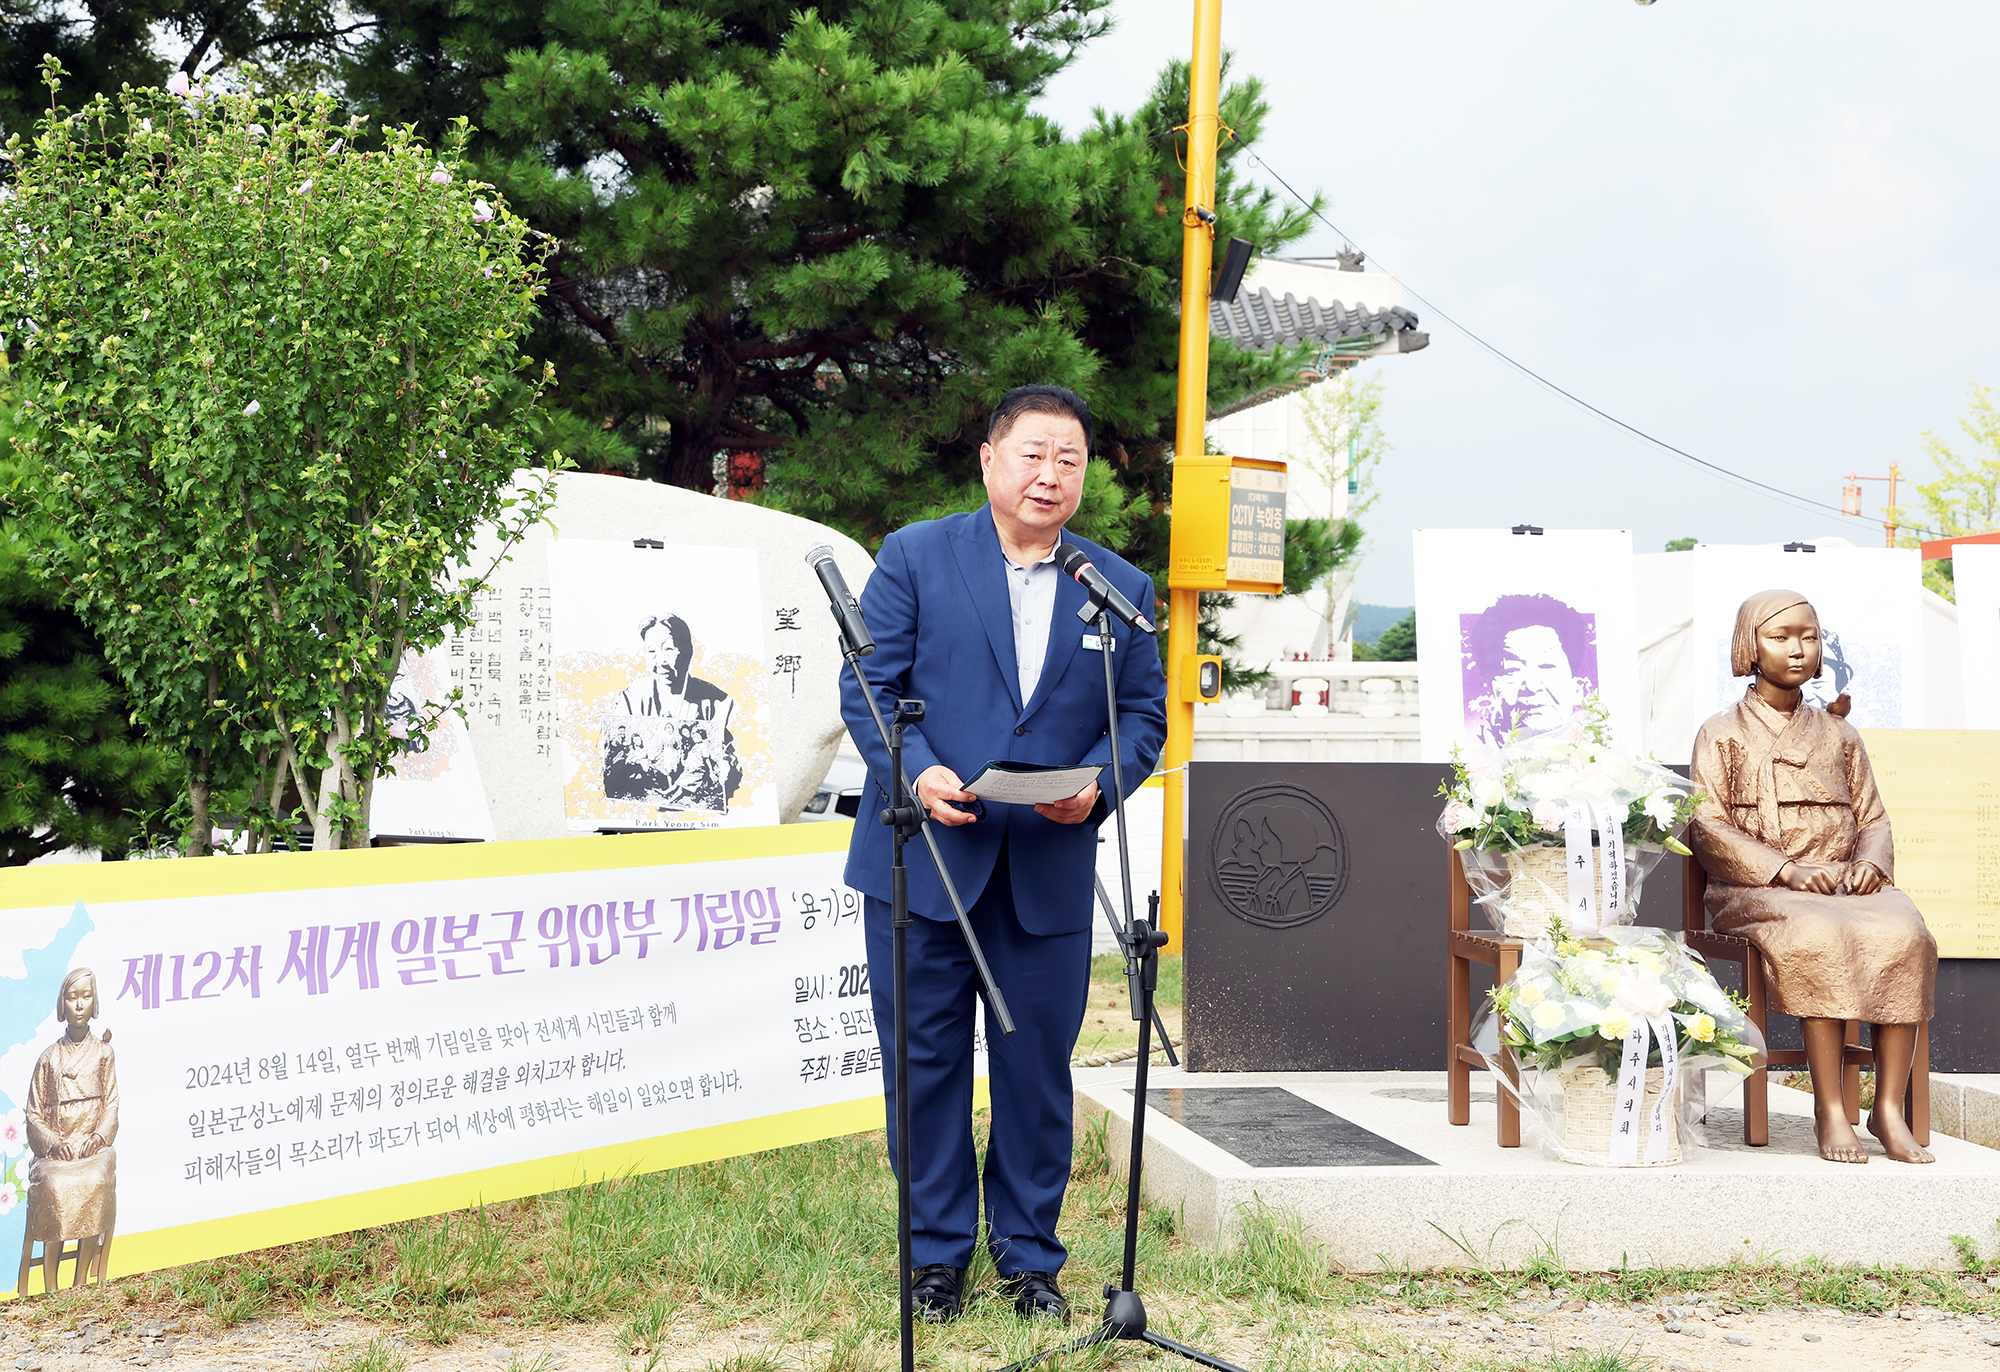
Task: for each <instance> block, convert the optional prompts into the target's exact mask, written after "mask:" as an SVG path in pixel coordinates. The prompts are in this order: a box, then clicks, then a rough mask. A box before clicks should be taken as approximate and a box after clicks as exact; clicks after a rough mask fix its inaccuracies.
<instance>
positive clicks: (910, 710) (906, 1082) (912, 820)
mask: <svg viewBox="0 0 2000 1372" xmlns="http://www.w3.org/2000/svg"><path fill="white" fill-rule="evenodd" d="M833 618H834V622H835V623H837V624H840V625H841V629H840V652H841V656H842V657H844V658H846V659H847V665H848V667H849V668H850V669H851V670H852V671H853V673H854V682H855V684H856V685H857V686H859V687H860V688H861V698H862V699H863V700H865V701H867V702H868V713H869V714H870V715H871V716H873V717H874V720H875V730H876V732H877V733H879V734H881V736H882V746H883V747H885V748H887V749H888V750H889V789H890V797H889V808H888V809H886V810H884V811H882V815H881V818H882V823H884V824H886V825H888V826H889V828H890V830H891V831H892V833H893V835H894V837H893V839H892V844H893V849H892V851H893V853H894V857H893V858H892V859H891V861H890V865H889V930H890V954H889V965H890V968H891V972H890V994H891V997H892V999H893V1000H894V1002H895V1006H896V1019H895V1035H896V1054H895V1065H894V1067H893V1069H892V1070H893V1071H894V1072H895V1082H896V1119H895V1122H894V1128H895V1130H896V1164H897V1166H896V1266H897V1268H898V1272H899V1276H898V1282H897V1287H898V1291H899V1298H900V1299H901V1301H902V1351H903V1367H902V1372H915V1368H916V1361H917V1330H916V1314H915V1312H914V1311H913V1310H912V1309H911V1305H910V1277H911V1263H910V1258H911V1253H910V1247H911V1245H910V1034H909V1029H910V1009H909V994H908V993H909V989H910V987H909V983H910V965H909V956H910V954H909V934H910V874H909V869H908V868H907V867H905V866H904V864H903V845H904V844H905V843H907V842H909V839H910V835H912V834H917V833H921V834H922V835H923V836H924V842H925V843H926V844H927V845H929V847H930V850H931V861H932V862H933V863H935V864H936V865H937V874H938V879H939V880H940V881H942V882H943V883H944V893H945V896H946V897H947V898H948V899H949V900H950V901H951V908H952V913H954V914H955V915H957V916H958V927H959V931H960V932H961V933H963V934H964V935H965V946H966V948H967V949H969V950H970V951H971V953H972V965H973V966H974V967H975V968H977V969H978V972H979V984H980V988H981V989H982V990H983V991H984V992H985V993H986V1007H987V1009H988V1010H989V1011H991V1012H992V1017H993V1021H994V1023H995V1024H996V1025H997V1026H998V1027H999V1030H1000V1032H1001V1033H1002V1034H1003V1035H1006V1034H1012V1033H1013V1032H1014V1017H1013V1016H1012V1015H1011V1014H1009V1013H1008V1011H1007V999H1006V997H1005V996H1002V995H1001V994H1000V988H999V987H998V986H997V985H995V984H994V981H993V973H992V971H991V970H990V969H989V968H988V967H987V965H986V952H985V950H984V949H982V948H981V947H980V946H979V936H978V935H977V934H975V933H973V932H972V921H971V920H969V919H967V918H966V916H965V903H964V902H963V901H961V900H960V899H959V898H958V887H957V886H955V885H953V884H952V880H951V872H950V870H949V869H948V868H946V866H945V862H944V854H943V853H942V852H941V851H939V849H938V844H937V839H936V837H935V836H934V835H933V834H932V833H931V826H930V819H929V816H927V815H926V814H925V812H924V807H923V802H922V800H921V799H920V798H919V797H918V796H917V794H916V787H914V786H912V785H911V784H910V779H909V778H908V777H907V776H905V775H903V730H904V729H905V728H906V727H907V726H909V725H911V724H915V723H917V722H918V721H919V720H921V719H922V718H923V717H924V703H923V702H922V701H921V700H898V701H897V702H896V711H895V721H894V723H889V722H887V721H884V720H883V718H882V708H881V706H879V705H877V704H876V703H875V689H874V687H872V686H871V685H869V682H868V674H867V673H866V672H864V671H862V670H861V658H862V649H861V648H859V647H857V646H856V645H855V644H854V643H853V642H852V640H850V639H849V638H848V636H847V627H846V625H845V624H844V623H842V622H841V616H840V607H839V606H838V605H836V606H834V610H833ZM860 822H861V818H860V816H859V815H857V816H856V817H855V823H857V824H858V823H860ZM878 1032H879V1031H878Z"/></svg>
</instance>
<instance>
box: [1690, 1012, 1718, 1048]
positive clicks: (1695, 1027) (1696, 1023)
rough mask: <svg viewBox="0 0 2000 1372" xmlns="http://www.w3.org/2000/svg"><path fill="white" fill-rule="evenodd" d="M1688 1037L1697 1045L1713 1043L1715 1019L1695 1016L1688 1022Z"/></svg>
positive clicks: (1707, 1016) (1709, 1016)
mask: <svg viewBox="0 0 2000 1372" xmlns="http://www.w3.org/2000/svg"><path fill="white" fill-rule="evenodd" d="M1687 1031H1688V1037H1689V1038H1691V1039H1693V1040H1695V1041H1696V1042H1697V1043H1714V1042H1715V1019H1714V1017H1713V1016H1711V1015H1696V1016H1695V1017H1694V1018H1693V1019H1691V1020H1689V1021H1688V1026H1687Z"/></svg>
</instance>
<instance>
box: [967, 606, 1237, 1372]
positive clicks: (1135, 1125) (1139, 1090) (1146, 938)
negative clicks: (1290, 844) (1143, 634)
mask: <svg viewBox="0 0 2000 1372" xmlns="http://www.w3.org/2000/svg"><path fill="white" fill-rule="evenodd" d="M1076 617H1077V618H1078V619H1081V620H1083V621H1084V622H1085V623H1089V622H1090V621H1091V620H1093V619H1095V620H1096V622H1097V642H1098V649H1099V652H1100V654H1101V656H1102V657H1103V659H1104V707H1105V710H1106V712H1107V715H1108V718H1109V726H1108V727H1109V729H1110V736H1111V786H1112V793H1113V797H1114V799H1113V803H1112V808H1113V810H1115V811H1116V813H1117V817H1118V875H1119V878H1120V880H1121V881H1122V883H1123V885H1124V888H1125V927H1124V928H1123V929H1122V930H1120V931H1119V942H1120V943H1122V944H1123V945H1124V948H1125V980H1126V983H1127V985H1129V986H1130V988H1131V991H1132V1018H1133V1019H1135V1020H1137V1021H1138V1022H1139V1067H1138V1073H1137V1076H1136V1079H1135V1080H1134V1082H1133V1086H1132V1155H1131V1157H1130V1159H1129V1160H1128V1162H1127V1165H1126V1170H1125V1270H1124V1272H1123V1274H1122V1277H1123V1279H1122V1280H1121V1281H1120V1282H1119V1283H1118V1285H1116V1286H1112V1285H1110V1284H1109V1283H1107V1284H1106V1285H1105V1287H1104V1322H1103V1323H1102V1324H1100V1325H1099V1326H1098V1327H1097V1328H1095V1329H1093V1330H1091V1331H1090V1332H1089V1333H1088V1334H1085V1335H1084V1336H1083V1337H1082V1338H1080V1339H1073V1340H1071V1341H1070V1342H1068V1343H1065V1344H1058V1345H1057V1346H1056V1347H1054V1348H1046V1349H1043V1350H1042V1351H1041V1352H1039V1353H1037V1354H1035V1355H1034V1356H1033V1357H1031V1358H1023V1359H1021V1361H1019V1362H1014V1363H1009V1364H1007V1366H1005V1367H1003V1368H1001V1369H1000V1372H1021V1370H1022V1369H1023V1368H1028V1367H1032V1366H1034V1365H1035V1364H1036V1363H1038V1362H1040V1361H1041V1360H1042V1359H1044V1358H1052V1357H1055V1356H1057V1355H1058V1354H1062V1353H1074V1352H1076V1351H1077V1350H1078V1349H1082V1348H1091V1347H1094V1346H1096V1345H1097V1344H1100V1343H1110V1342H1111V1341H1112V1340H1113V1339H1132V1340H1135V1341H1137V1342H1140V1343H1149V1344H1151V1345H1152V1346H1153V1347H1155V1348H1164V1349H1166V1350H1167V1352H1169V1353H1176V1354H1179V1355H1180V1356H1181V1357H1183V1358H1186V1359H1188V1360H1189V1361H1190V1362H1196V1363H1200V1364H1201V1365H1202V1366H1203V1367H1211V1368H1214V1369H1215V1372H1247V1369H1245V1368H1241V1367H1238V1366H1237V1365H1236V1364H1235V1363H1233V1362H1225V1361H1224V1360H1223V1359H1221V1358H1218V1357H1214V1356H1212V1355H1211V1354H1208V1353H1204V1352H1202V1351H1201V1350H1200V1349H1198V1348H1190V1347H1189V1346H1188V1345H1187V1344H1184V1343H1179V1342H1177V1341H1175V1340H1173V1339H1170V1338H1167V1337H1166V1336H1165V1335H1164V1334H1155V1333H1153V1332H1152V1331H1151V1330H1149V1329H1147V1328H1146V1303H1145V1302H1144V1301H1142V1300H1141V1299H1139V1293H1138V1291H1137V1290H1136V1289H1134V1286H1133V1282H1134V1279H1135V1276H1136V1269H1137V1267H1138V1264H1139V1182H1140V1175H1141V1171H1142V1169H1143V1167H1144V1162H1145V1155H1146V1069H1147V1065H1148V1062H1147V1060H1148V1059H1149V1058H1151V1057H1152V1055H1153V1019H1154V1015H1155V1010H1154V1007H1153V991H1154V989H1155V987H1156V986H1157V984H1158V982H1159V972H1160V948H1161V946H1162V945H1164V944H1165V943H1166V941H1167V936H1166V935H1165V934H1163V933H1161V932H1160V931H1159V930H1158V929H1157V928H1155V927H1154V926H1155V924H1156V923H1157V922H1158V920H1159V917H1160V893H1159V892H1158V891H1155V892H1153V894H1152V899H1151V900H1150V901H1148V903H1147V909H1146V913H1147V915H1148V918H1146V919H1139V918H1138V917H1137V916H1136V915H1135V914H1134V913H1133V910H1132V850H1131V846H1130V843H1129V841H1128V840H1127V838H1126V836H1125V767H1124V764H1123V762H1122V761H1121V759H1120V755H1119V742H1120V740H1119V738H1118V680H1117V677H1116V675H1115V674H1114V673H1113V671H1112V666H1111V643H1112V638H1111V627H1112V620H1111V612H1110V611H1109V610H1107V609H1106V608H1105V607H1104V598H1103V597H1102V596H1098V595H1092V596H1091V598H1090V601H1089V603H1087V604H1086V605H1085V606H1084V607H1083V608H1082V609H1081V610H1078V611H1077V615H1076ZM1135 632H1136V631H1135ZM1165 1036H1166V1035H1165V1033H1164V1031H1162V1034H1161V1037H1162V1038H1164V1037H1165Z"/></svg>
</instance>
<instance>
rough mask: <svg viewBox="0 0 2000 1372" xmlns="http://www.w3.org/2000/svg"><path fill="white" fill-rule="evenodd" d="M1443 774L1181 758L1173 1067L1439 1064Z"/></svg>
mask: <svg viewBox="0 0 2000 1372" xmlns="http://www.w3.org/2000/svg"><path fill="white" fill-rule="evenodd" d="M1448 770H1449V769H1448V768H1447V767H1445V766H1443V765H1441V764H1440V765H1431V764H1427V763H1397V762H1355V763H1334V762H1319V763H1273V762H1194V763H1190V764H1189V765H1188V825H1187V833H1188V844H1187V886H1186V898H1185V906H1184V908H1185V922H1184V931H1183V932H1184V943H1185V948H1186V954H1187V962H1186V970H1185V979H1186V983H1185V984H1186V990H1185V995H1186V1001H1185V1015H1186V1025H1187V1029H1186V1043H1185V1045H1184V1048H1185V1054H1186V1058H1187V1064H1188V1068H1189V1070H1191V1071H1195V1072H1267V1071H1294V1072H1325V1071H1339V1070H1358V1071H1385V1070H1395V1069H1401V1070H1409V1069H1419V1070H1422V1069H1433V1070H1435V1069H1441V1068H1442V1067H1443V1066H1444V1038H1445V1025H1444V966H1445V952H1444V922H1445V912H1444V904H1443V896H1442V892H1443V887H1444V854H1445V847H1444V840H1443V839H1441V838H1439V837H1438V834H1437V830H1436V828H1435V827H1434V826H1435V824H1436V822H1437V815H1438V810H1439V808H1440V807H1441V806H1442V805H1443V804H1444V802H1443V801H1441V800H1439V799H1438V798H1437V789H1438V783H1439V782H1441V781H1442V780H1443V779H1444V777H1445V775H1446V773H1447V772H1448Z"/></svg>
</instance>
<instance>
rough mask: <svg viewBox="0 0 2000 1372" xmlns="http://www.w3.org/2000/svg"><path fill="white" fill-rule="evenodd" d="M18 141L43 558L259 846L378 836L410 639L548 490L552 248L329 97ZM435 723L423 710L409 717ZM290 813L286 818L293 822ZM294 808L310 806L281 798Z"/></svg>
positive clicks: (64, 124) (7, 305)
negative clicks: (542, 349)
mask: <svg viewBox="0 0 2000 1372" xmlns="http://www.w3.org/2000/svg"><path fill="white" fill-rule="evenodd" d="M43 71H44V76H45V78H46V80H47V82H48V86H49V90H50V99H51V109H50V112H49V115H48V117H47V118H46V119H44V120H43V122H42V124H41V126H40V128H39V129H38V130H37V131H36V134H35V136H34V138H33V139H32V140H31V141H26V142H24V141H23V140H22V139H21V137H20V136H19V135H18V134H17V135H15V136H13V137H11V138H9V140H8V142H7V148H6V155H7V157H8V158H9V159H10V160H11V161H12V162H13V164H14V169H15V173H14V177H13V186H12V194H11V195H8V196H6V197H5V198H4V199H0V232H4V233H5V235H6V239H7V242H8V244H9V247H10V252H9V254H8V259H7V263H6V268H5V270H3V271H0V333H5V334H6V335H7V337H6V338H5V345H6V350H7V353H8V356H9V359H10V361H11V364H12V365H11V374H12V375H11V380H12V384H13V387H14V389H15V390H16V391H17V392H18V394H19V395H20V397H21V399H22V402H23V403H22V405H21V407H20V409H21V413H22V417H23V419H24V421H25V422H26V423H27V424H28V426H29V429H28V431H27V434H26V436H25V437H24V438H22V439H21V440H19V441H18V447H19V448H20V451H21V454H22V456H23V457H24V458H25V459H26V466H27V467H28V469H29V472H30V477H29V479H30V481H31V483H32V485H33V488H34V489H33V494H34V496H35V497H36V498H37V500H38V502H39V504H40V505H41V507H42V509H43V511H44V513H45V514H46V515H47V516H48V518H49V520H50V521H51V523H52V524H53V525H54V526H55V527H56V529H57V531H58V533H59V534H60V535H61V539H60V541H58V542H55V543H52V544H51V545H50V546H49V547H48V548H45V549H44V550H42V553H43V562H44V564H45V566H44V568H43V570H44V571H46V572H48V573H50V574H51V575H52V576H53V577H55V578H56V579H59V581H60V582H61V584H62V585H63V586H65V587H66V588H67V590H68V592H69V594H70V596H71V598H72V605H73V608H74V609H75V611H76V612H77V614H78V615H80V616H81V617H82V618H83V619H84V621H85V622H86V623H88V624H89V626H90V627H91V629H93V630H94V631H95V632H96V634H97V636H98V638H99V639H100V640H101V641H102V642H103V644H104V648H105V654H106V656H107V657H108V658H109V660H110V663H111V666H112V667H113V668H114V669H115V670H116V671H117V672H118V674H119V675H120V677H122V678H123V679H124V682H125V684H126V687H127V694H128V698H129V699H130V701H131V703H132V707H133V711H134V714H135V715H136V716H137V718H138V720H139V722H141V723H143V724H144V725H145V727H146V730H147V733H148V735H149V736H150V737H151V738H152V740H153V741H154V742H156V743H158V744H161V745H163V746H166V747H169V748H171V749H173V750H174V751H176V752H177V753H178V754H179V755H180V756H182V757H183V758H185V760H186V767H187V777H188V783H187V792H186V801H185V805H184V807H183V811H182V816H181V817H182V819H183V821H184V822H185V837H184V840H183V846H184V850H185V851H187V852H190V853H199V852H204V851H206V850H207V848H208V845H209V842H210V824H209V815H210V811H211V807H213V808H214V809H215V810H217V811H223V812H227V813H230V814H232V815H240V816H243V817H244V819H243V821H242V823H243V824H244V827H245V829H246V830H247V833H248V837H249V840H250V847H251V849H252V851H256V850H258V849H259V848H261V847H265V846H268V845H270V844H271V843H272V842H273V841H274V840H279V841H283V840H285V839H286V837H287V836H288V835H289V834H290V833H291V831H292V829H293V827H294V826H295V825H297V824H300V823H305V824H309V825H310V827H311V830H312V833H313V843H314V846H315V847H322V848H325V847H343V846H346V847H365V846H367V844H368V839H369V824H368V808H369V805H368V802H369V795H370V792H371V789H372V785H373V781H374V778H375V777H376V776H377V775H378V774H379V773H380V772H382V771H383V770H384V769H385V768H386V767H387V766H388V765H389V764H390V763H391V761H392V760H393V748H394V744H395V740H394V739H392V737H391V734H390V726H389V720H388V718H387V715H386V711H385V703H386V701H387V698H388V694H389V687H390V683H391V682H392V680H393V679H394V677H395V673H396V669H397V667H398V666H399V665H400V663H401V662H402V659H403V654H404V650H405V649H406V648H413V649H419V650H421V649H423V648H426V647H429V646H431V645H433V644H436V643H437V642H439V641H440V640H441V639H442V638H443V637H444V635H445V633H446V632H447V631H448V630H449V628H450V627H451V626H452V625H454V624H460V625H462V624H465V623H467V622H469V614H470V607H471V604H472V597H473V596H474V595H475V594H477V593H478V591H479V590H480V589H481V578H482V576H483V575H484V574H485V573H486V572H487V571H488V570H489V569H488V568H485V567H478V566H469V565H468V564H469V563H470V559H471V554H472V547H473V541H474V539H475V538H476V537H477V536H478V535H479V534H480V533H481V531H482V529H487V528H492V529H497V532H498V533H499V535H500V543H501V545H502V546H503V547H505V546H507V545H508V544H509V543H511V542H512V541H513V540H514V539H516V538H518V537H519V536H520V535H521V534H522V533H524V532H525V531H526V530H527V529H528V528H530V527H532V526H533V525H534V524H535V523H536V522H537V521H538V520H539V519H540V518H541V517H542V515H543V513H544V512H545V510H546V508H547V505H548V502H549V500H550V499H551V498H552V492H551V491H550V489H549V487H548V485H547V484H546V483H544V482H543V481H541V480H539V479H531V480H517V479H516V473H517V471H519V470H520V469H522V468H537V467H539V468H543V469H547V468H551V467H559V466H561V465H562V458H561V454H560V453H553V454H550V453H547V452H544V451H543V448H542V444H541V443H540V441H539V439H538V433H539V432H540V430H539V425H540V423H541V421H540V420H539V418H538V417H537V413H536V410H535V399H536V394H537V392H538V390H539V388H540V387H541V385H543V384H544V381H545V378H546V375H547V373H546V370H545V369H537V368H533V367H531V366H530V364H529V363H528V361H527V359H526V357H525V356H524V354H523V343H524V341H525V336H526V333H527V331H528V329H529V328H530V327H531V326H532V324H533V322H534V318H535V312H536V308H537V300H538V298H539V296H540V294H541V291H542V288H543V280H542V269H541V256H542V248H543V242H542V240H541V239H540V238H539V236H538V235H536V234H535V233H534V232H533V231H532V230H530V229H529V227H528V226H527V224H526V223H525V222H524V221H523V220H522V219H521V218H520V217H518V216H517V215H515V214H513V213H512V212H511V211H509V210H508V208H507V206H506V204H505V202H504V201H503V200H502V199H501V198H500V197H499V194H498V192H496V191H495V190H494V188H493V187H492V186H490V185H487V184H484V183H482V182H478V181H474V180H470V179H466V178H464V177H463V176H461V175H459V174H458V173H457V171H456V169H458V168H461V167H462V166H463V165H464V162H463V154H464V145H465V141H466V137H467V129H466V126H465V121H463V120H460V121H459V122H458V126H457V128H456V129H455V130H454V131H453V132H452V134H451V135H450V137H449V138H448V139H447V140H446V143H445V146H443V147H441V148H435V149H434V148H429V147H426V146H424V145H422V144H421V143H419V142H418V141H417V139H416V138H415V137H414V136H413V135H412V134H411V133H410V132H409V131H408V130H405V129H384V130H380V131H379V132H376V131H371V130H370V129H369V128H368V126H367V125H366V124H365V123H364V122H363V121H362V120H361V119H360V118H359V117H350V116H346V115H344V114H341V113H340V112H339V111H338V110H337V109H336V106H335V104H334V101H333V100H332V99H331V97H328V96H325V95H312V96H304V97H296V98H295V97H291V96H263V95H259V94H257V93H256V92H254V91H238V92H225V91H220V90H216V89H213V88H208V89H205V88H203V87H202V86H200V85H197V84H194V83H192V82H190V81H189V80H188V79H187V78H186V77H185V76H184V75H183V76H178V77H176V78H175V79H174V80H173V81H171V82H170V83H169V84H168V86H167V88H166V89H164V90H134V89H131V88H129V87H127V88H126V89H125V90H123V91H121V92H120V93H119V94H118V95H117V96H116V97H115V98H110V97H100V98H99V99H97V100H95V101H93V102H92V103H90V104H89V105H87V106H85V107H84V108H83V109H81V110H77V111H74V112H71V111H68V110H64V109H62V108H61V107H60V105H59V104H57V103H56V98H57V96H58V94H59V91H60V86H61V80H60V78H61V76H62V69H61V66H60V64H59V63H57V62H56V61H55V60H54V59H53V58H51V59H48V60H47V61H46V62H45V63H44V68H43ZM428 723H429V721H419V722H418V728H419V730H421V729H422V728H424V727H427V725H428ZM281 807H283V808H282V811H281ZM294 807H295V808H294Z"/></svg>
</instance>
